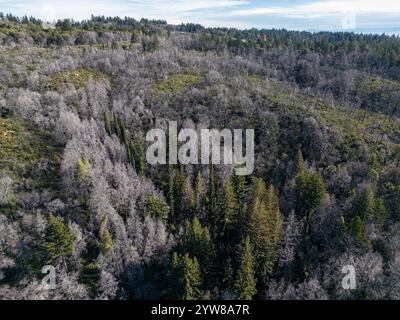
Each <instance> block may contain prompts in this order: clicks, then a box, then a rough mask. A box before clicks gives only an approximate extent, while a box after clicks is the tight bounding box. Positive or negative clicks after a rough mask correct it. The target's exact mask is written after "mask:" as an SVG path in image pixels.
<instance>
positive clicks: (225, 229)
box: [215, 180, 238, 251]
mask: <svg viewBox="0 0 400 320" xmlns="http://www.w3.org/2000/svg"><path fill="white" fill-rule="evenodd" d="M237 214H238V204H237V201H236V195H235V191H234V189H233V185H232V182H231V181H230V180H228V181H227V182H226V184H225V185H224V187H223V189H222V190H221V192H220V195H219V197H218V219H217V221H216V226H215V229H216V238H217V239H218V240H217V241H218V242H220V243H221V244H223V246H224V250H225V251H229V248H228V244H229V243H233V242H234V241H235V238H236V236H237V234H235V233H234V231H236V230H235V227H236V229H237V224H236V223H237V221H238V219H237Z"/></svg>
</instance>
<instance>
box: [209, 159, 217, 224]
mask: <svg viewBox="0 0 400 320" xmlns="http://www.w3.org/2000/svg"><path fill="white" fill-rule="evenodd" d="M216 218H217V176H216V172H215V165H213V164H211V165H210V176H209V189H208V221H209V224H210V225H215V221H216Z"/></svg>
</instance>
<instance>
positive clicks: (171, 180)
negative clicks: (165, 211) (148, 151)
mask: <svg viewBox="0 0 400 320" xmlns="http://www.w3.org/2000/svg"><path fill="white" fill-rule="evenodd" d="M174 174H175V171H174V169H173V167H172V166H171V165H168V190H167V201H168V205H169V209H170V211H169V219H168V221H169V224H170V226H171V227H174V226H175V223H176V221H175V199H174V183H175V181H174Z"/></svg>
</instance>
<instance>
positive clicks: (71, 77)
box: [47, 69, 105, 91]
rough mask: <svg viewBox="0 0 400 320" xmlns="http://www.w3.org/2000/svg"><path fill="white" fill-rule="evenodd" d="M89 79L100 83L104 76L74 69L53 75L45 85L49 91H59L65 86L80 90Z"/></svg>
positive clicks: (91, 71)
mask: <svg viewBox="0 0 400 320" xmlns="http://www.w3.org/2000/svg"><path fill="white" fill-rule="evenodd" d="M89 79H92V80H93V81H96V82H98V81H101V80H104V79H105V76H104V75H103V74H102V73H100V72H98V71H96V70H92V69H76V70H69V71H63V72H57V73H53V74H52V75H51V76H50V80H49V82H48V84H47V87H48V89H50V90H54V91H57V90H60V89H61V88H62V87H63V86H64V85H65V84H72V85H73V86H74V87H75V88H76V89H82V88H84V87H86V86H87V84H88V83H89Z"/></svg>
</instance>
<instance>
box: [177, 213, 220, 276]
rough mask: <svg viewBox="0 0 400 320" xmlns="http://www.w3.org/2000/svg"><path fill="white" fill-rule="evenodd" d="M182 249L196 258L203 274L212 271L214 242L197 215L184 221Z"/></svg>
mask: <svg viewBox="0 0 400 320" xmlns="http://www.w3.org/2000/svg"><path fill="white" fill-rule="evenodd" d="M182 251H183V252H186V253H188V254H189V255H190V256H192V257H196V258H197V260H198V261H199V263H200V265H201V268H202V271H203V272H204V274H205V275H209V273H210V272H212V264H213V262H214V258H215V251H214V244H213V242H212V240H211V235H210V232H209V230H208V229H207V228H206V227H203V226H202V225H201V224H200V221H199V219H198V218H197V217H195V218H193V220H192V221H186V222H185V227H184V233H183V238H182Z"/></svg>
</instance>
